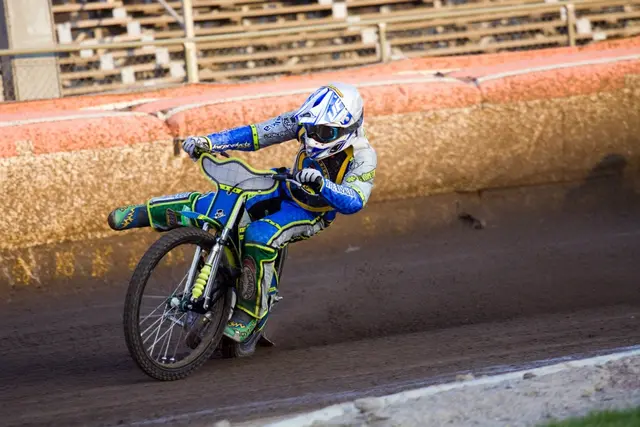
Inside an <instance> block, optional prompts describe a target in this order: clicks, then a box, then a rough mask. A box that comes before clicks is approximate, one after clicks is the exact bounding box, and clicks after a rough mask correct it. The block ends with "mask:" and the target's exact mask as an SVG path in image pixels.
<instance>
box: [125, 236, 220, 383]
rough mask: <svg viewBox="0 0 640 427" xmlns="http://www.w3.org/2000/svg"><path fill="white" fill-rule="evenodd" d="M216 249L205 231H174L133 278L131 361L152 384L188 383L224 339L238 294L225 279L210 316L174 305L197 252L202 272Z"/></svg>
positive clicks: (128, 323) (128, 329)
mask: <svg viewBox="0 0 640 427" xmlns="http://www.w3.org/2000/svg"><path fill="white" fill-rule="evenodd" d="M214 244H215V236H214V235H212V234H210V233H208V232H206V231H204V230H202V229H199V228H192V227H185V228H177V229H174V230H171V231H169V232H167V233H165V234H164V235H163V236H162V237H161V238H160V239H158V240H157V241H156V242H155V243H154V244H152V245H151V247H149V249H148V250H147V252H146V253H145V254H144V256H143V257H142V259H141V260H140V262H139V263H138V266H137V267H136V269H135V271H134V273H133V276H132V278H131V281H130V283H129V289H128V292H127V296H126V299H125V306H124V317H123V326H124V335H125V340H126V343H127V348H128V349H129V353H130V354H131V357H132V358H133V359H134V361H135V362H136V363H137V365H138V366H139V367H140V369H142V371H143V372H145V373H146V374H147V375H149V376H150V377H152V378H155V379H158V380H162V381H172V380H178V379H182V378H185V377H187V376H188V375H189V374H191V373H192V372H193V371H194V370H195V369H197V368H199V367H200V366H201V365H202V364H203V363H204V362H205V361H206V360H207V359H209V358H210V357H211V355H212V354H213V352H214V351H215V349H216V347H217V344H218V342H219V341H220V339H221V338H222V333H223V331H224V327H225V325H226V322H227V320H228V319H229V315H230V310H231V298H232V296H231V295H232V294H231V292H232V289H231V287H227V286H226V285H225V284H224V283H221V274H219V275H218V277H216V282H217V283H216V285H217V286H218V289H219V291H218V292H215V293H214V298H213V299H212V302H211V306H210V309H209V310H208V311H207V312H206V313H198V312H196V311H183V310H181V309H180V308H179V307H176V306H175V304H172V303H171V301H172V299H174V301H176V300H175V298H178V299H180V298H181V297H182V294H183V291H184V286H185V283H186V280H187V275H188V271H189V266H190V264H191V262H192V260H193V257H194V255H195V252H196V248H197V247H200V248H201V249H202V251H201V255H200V264H199V266H202V265H203V263H204V259H205V257H206V255H207V253H208V252H209V251H210V250H211V248H212V247H213V246H214ZM165 264H166V265H165ZM222 264H223V263H221V265H222Z"/></svg>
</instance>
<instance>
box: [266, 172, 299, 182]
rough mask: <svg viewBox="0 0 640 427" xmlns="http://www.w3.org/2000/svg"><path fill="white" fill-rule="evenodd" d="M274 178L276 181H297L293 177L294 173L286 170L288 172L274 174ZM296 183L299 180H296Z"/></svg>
mask: <svg viewBox="0 0 640 427" xmlns="http://www.w3.org/2000/svg"><path fill="white" fill-rule="evenodd" d="M272 177H273V179H274V180H276V181H282V182H286V181H289V180H292V181H295V179H294V178H293V175H292V174H290V173H288V172H286V173H276V174H273V175H272ZM295 182H296V183H297V182H298V181H295Z"/></svg>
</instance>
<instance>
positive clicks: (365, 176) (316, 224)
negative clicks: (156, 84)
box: [196, 111, 377, 319]
mask: <svg viewBox="0 0 640 427" xmlns="http://www.w3.org/2000/svg"><path fill="white" fill-rule="evenodd" d="M294 114H295V111H290V112H287V113H285V114H282V115H280V116H278V117H275V118H272V119H269V120H267V121H265V122H262V123H257V124H253V125H248V126H241V127H237V128H234V129H230V130H226V131H223V132H218V133H212V134H210V135H207V137H208V138H209V139H210V140H211V143H212V145H213V148H214V150H216V151H226V150H240V151H256V150H259V149H262V148H265V147H269V146H272V145H275V144H280V143H283V142H285V141H289V140H292V139H296V136H297V135H298V132H299V127H298V125H297V124H296V122H295V118H294ZM376 165H377V157H376V153H375V151H374V149H373V148H372V147H371V145H370V144H369V141H368V139H367V137H366V136H365V133H364V129H363V127H362V126H360V128H358V129H357V130H356V135H355V138H354V142H353V144H352V145H351V146H349V147H348V148H347V149H345V150H343V151H340V152H338V153H336V154H334V155H332V156H330V157H327V158H324V159H322V160H319V161H315V160H312V159H310V158H308V157H307V156H306V153H305V150H304V147H302V146H301V148H300V150H299V152H298V154H297V155H296V158H295V161H294V164H293V167H292V168H291V170H290V172H291V173H293V174H295V172H297V171H298V170H300V169H303V168H314V169H316V170H318V171H320V172H321V173H322V175H323V177H324V185H323V186H322V190H321V191H320V194H319V195H309V194H308V193H306V192H304V191H303V190H301V189H300V188H298V187H296V186H295V185H291V184H290V183H286V184H285V183H281V185H280V186H279V187H278V188H277V190H276V191H274V192H272V193H270V194H266V195H259V196H254V197H252V198H251V199H249V200H248V201H247V204H246V207H247V211H248V212H249V215H250V216H251V218H252V222H251V223H250V224H249V225H248V227H247V228H246V230H245V233H244V247H243V254H244V259H243V269H244V274H243V278H244V279H243V283H242V284H241V286H240V287H239V288H240V289H239V291H240V292H239V295H238V304H237V307H238V308H240V309H241V310H243V311H245V312H246V313H248V314H250V315H251V316H252V317H255V318H257V319H262V318H263V317H264V316H265V315H266V314H267V311H268V303H267V298H268V294H269V292H270V289H273V286H276V285H277V281H278V278H277V277H275V276H276V274H275V268H274V261H275V258H276V255H277V253H276V250H277V249H278V248H280V247H283V246H284V245H286V244H288V243H290V242H293V241H297V240H302V239H307V238H309V237H311V236H313V235H315V234H317V233H318V232H320V231H322V230H323V229H324V228H326V227H328V226H329V225H330V224H331V222H332V221H333V220H334V219H335V217H336V215H337V214H338V213H341V214H347V215H348V214H354V213H356V212H358V211H360V210H361V209H362V208H364V206H365V205H366V204H367V201H368V200H369V196H370V194H371V190H372V188H373V182H374V177H375V171H376ZM204 197H206V196H204ZM196 206H197V204H196ZM265 214H266V215H265Z"/></svg>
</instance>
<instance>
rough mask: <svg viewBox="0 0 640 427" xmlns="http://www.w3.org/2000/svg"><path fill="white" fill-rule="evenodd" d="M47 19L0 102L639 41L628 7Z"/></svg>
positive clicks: (604, 0)
mask: <svg viewBox="0 0 640 427" xmlns="http://www.w3.org/2000/svg"><path fill="white" fill-rule="evenodd" d="M185 3H191V4H192V14H191V15H192V16H193V28H194V36H195V39H192V40H194V41H195V49H196V54H195V55H194V56H193V61H191V60H190V56H189V55H186V54H185V53H186V49H187V46H188V45H189V43H185V41H186V39H184V37H185V28H186V25H187V23H186V22H185V21H184V11H183V10H182V8H183V4H185ZM52 12H53V17H54V22H55V36H56V40H57V46H58V48H59V49H57V51H55V50H54V49H50V50H47V49H43V50H42V51H41V52H40V53H30V54H24V53H22V54H15V53H14V54H12V55H9V54H8V53H9V52H7V51H0V73H1V77H2V83H3V89H4V90H3V93H2V97H3V98H2V99H3V100H5V101H6V100H23V99H41V98H55V97H66V96H74V95H83V94H90V93H98V92H113V91H118V92H121V91H130V90H138V89H146V88H151V87H166V86H170V85H176V84H183V83H185V82H187V81H201V82H228V81H245V80H256V79H262V78H271V77H274V76H282V75H292V74H300V73H307V72H312V71H317V70H330V69H342V68H346V67H353V66H358V65H366V64H371V63H376V62H385V61H388V60H395V59H402V58H411V57H418V56H442V55H460V54H476V53H485V52H500V51H510V50H524V49H539V48H543V47H554V46H567V45H583V44H587V43H590V42H593V41H601V40H606V39H611V38H619V37H628V36H633V35H637V34H640V0H575V1H571V2H570V1H565V0H558V1H555V2H542V1H541V0H433V1H406V0H386V1H384V0H345V1H333V0H307V1H295V0H281V1H277V2H271V1H262V0H192V1H190V2H184V0H180V1H164V2H159V1H157V0H156V1H146V0H105V1H98V0H94V1H89V0H82V1H81V0H78V1H63V0H53V1H52ZM382 23H384V24H383V25H381V24H382ZM65 47H66V48H65ZM60 48H62V49H60ZM190 69H191V70H192V71H193V72H192V74H193V78H189V76H190V74H189V70H190Z"/></svg>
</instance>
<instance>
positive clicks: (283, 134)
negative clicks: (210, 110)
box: [207, 110, 297, 151]
mask: <svg viewBox="0 0 640 427" xmlns="http://www.w3.org/2000/svg"><path fill="white" fill-rule="evenodd" d="M294 113H295V110H294V111H289V112H287V113H284V114H281V115H279V116H277V117H273V118H271V119H269V120H266V121H264V122H261V123H256V124H252V125H247V126H239V127H237V128H233V129H228V130H225V131H222V132H214V133H211V134H209V135H207V138H209V140H210V141H211V145H212V148H213V149H214V150H216V151H226V150H239V151H257V150H259V149H261V148H265V147H268V146H270V145H274V144H280V143H282V142H285V141H289V140H290V139H295V138H296V133H297V125H296V122H295V119H294V117H293V115H294Z"/></svg>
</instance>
